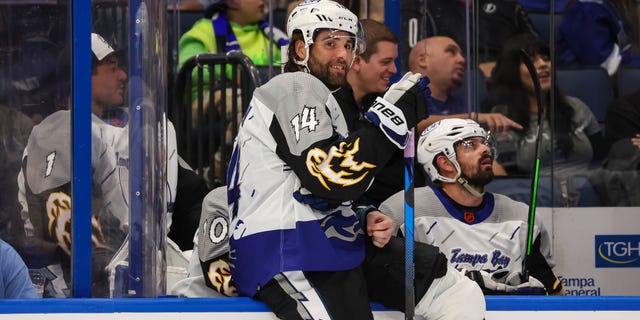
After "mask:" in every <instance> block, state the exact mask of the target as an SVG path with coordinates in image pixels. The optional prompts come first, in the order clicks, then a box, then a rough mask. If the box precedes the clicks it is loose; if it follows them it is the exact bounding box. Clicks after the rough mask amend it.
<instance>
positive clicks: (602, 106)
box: [556, 67, 614, 126]
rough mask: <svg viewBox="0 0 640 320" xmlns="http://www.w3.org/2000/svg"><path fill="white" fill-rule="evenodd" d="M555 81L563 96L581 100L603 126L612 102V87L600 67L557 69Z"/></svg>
mask: <svg viewBox="0 0 640 320" xmlns="http://www.w3.org/2000/svg"><path fill="white" fill-rule="evenodd" d="M556 79H557V81H558V88H559V89H560V90H561V91H562V93H563V94H564V95H567V96H573V97H576V98H578V99H580V100H582V101H583V102H584V103H586V104H587V105H588V106H589V108H590V109H591V111H592V112H593V114H594V115H595V117H596V119H597V120H598V122H599V123H600V124H601V126H603V125H604V119H605V116H606V114H607V109H608V108H609V106H610V105H611V103H612V102H613V100H614V93H613V85H612V83H611V80H610V79H609V75H608V74H607V71H606V70H604V69H602V68H600V67H585V68H559V69H558V71H557V73H556Z"/></svg>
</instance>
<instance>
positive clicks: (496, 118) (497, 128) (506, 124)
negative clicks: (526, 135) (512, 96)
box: [472, 113, 522, 133]
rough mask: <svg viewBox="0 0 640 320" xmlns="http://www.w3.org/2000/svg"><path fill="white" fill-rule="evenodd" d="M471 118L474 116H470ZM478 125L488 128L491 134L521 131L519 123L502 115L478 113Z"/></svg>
mask: <svg viewBox="0 0 640 320" xmlns="http://www.w3.org/2000/svg"><path fill="white" fill-rule="evenodd" d="M473 117H475V114H472V118H473ZM478 123H480V124H481V125H484V126H486V127H487V128H489V130H491V133H499V132H503V131H507V130H509V129H512V128H513V129H517V130H522V126H521V125H520V124H519V123H517V122H515V121H513V120H511V119H509V118H507V117H506V116H505V115H503V114H502V113H478Z"/></svg>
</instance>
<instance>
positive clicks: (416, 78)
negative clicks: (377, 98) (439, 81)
mask: <svg viewBox="0 0 640 320" xmlns="http://www.w3.org/2000/svg"><path fill="white" fill-rule="evenodd" d="M428 85H429V78H428V77H426V76H422V75H421V74H419V73H411V72H407V73H406V74H405V75H404V76H403V77H402V79H400V81H398V82H396V83H394V84H392V85H391V86H390V87H389V89H388V90H387V93H385V95H384V99H385V100H386V101H389V102H391V103H393V104H394V105H395V106H396V107H398V108H400V110H402V112H403V113H404V116H405V118H406V119H407V127H409V128H413V127H414V126H415V125H416V123H418V122H419V121H420V120H422V119H424V118H426V117H427V97H430V96H431V90H430V89H429V87H428Z"/></svg>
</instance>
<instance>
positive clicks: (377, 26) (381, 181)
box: [333, 19, 427, 206]
mask: <svg viewBox="0 0 640 320" xmlns="http://www.w3.org/2000/svg"><path fill="white" fill-rule="evenodd" d="M361 23H362V29H363V31H364V34H365V41H366V43H367V45H366V49H365V51H364V52H363V53H361V54H359V55H358V56H356V57H355V58H354V61H353V64H352V65H351V68H350V69H349V71H348V72H347V83H346V84H345V85H343V86H342V87H341V88H340V90H337V91H335V92H334V93H333V96H334V97H335V98H336V100H337V101H338V104H340V109H341V110H342V113H343V114H344V118H345V120H346V121H347V127H348V128H349V131H350V132H354V131H356V130H357V129H359V128H361V127H362V126H367V125H370V122H369V121H367V120H365V119H364V113H365V112H366V111H367V109H368V108H369V107H370V106H371V105H372V103H373V102H374V100H375V99H376V98H377V97H378V96H382V94H383V93H384V92H385V91H386V90H387V87H389V82H390V78H391V76H392V75H393V74H395V73H397V72H398V69H397V68H396V65H395V60H396V58H397V57H398V37H397V36H396V34H395V33H393V31H392V30H391V29H389V28H388V27H387V26H385V25H384V24H383V23H380V22H377V21H374V20H371V19H363V20H361ZM420 108H421V109H422V110H421V112H420V115H419V117H420V118H424V117H425V116H426V109H427V108H426V104H425V105H422V106H420ZM403 168H404V156H403V153H402V152H401V151H399V150H398V151H396V152H395V154H394V155H393V157H392V158H391V160H390V161H389V162H387V164H386V166H385V167H384V169H383V170H381V171H380V172H379V173H378V175H377V176H376V178H375V179H374V180H373V184H372V185H371V186H370V187H369V189H367V191H366V192H365V194H364V195H363V196H361V197H360V198H359V199H358V200H357V201H356V202H355V204H356V205H358V206H361V205H376V206H377V205H379V204H380V203H381V202H382V201H384V200H385V199H387V198H388V197H389V196H391V195H393V194H394V193H396V192H397V191H399V190H402V189H403V188H404V179H403V178H402V177H403V172H404V171H403V170H404V169H403ZM415 169H416V171H415V175H416V177H415V183H416V186H422V185H424V184H425V182H426V175H425V174H424V172H422V168H421V167H420V166H416V168H415Z"/></svg>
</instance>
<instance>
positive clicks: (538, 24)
mask: <svg viewBox="0 0 640 320" xmlns="http://www.w3.org/2000/svg"><path fill="white" fill-rule="evenodd" d="M527 15H528V16H529V20H530V21H531V25H533V28H534V29H536V31H537V32H538V35H540V37H541V38H542V39H544V41H545V42H547V43H549V41H550V40H551V28H552V26H551V21H553V22H554V26H553V32H554V38H555V39H558V35H559V32H560V31H559V26H560V20H562V14H560V13H556V14H552V15H550V14H549V13H548V12H530V13H528V14H527ZM552 17H553V20H551V18H552Z"/></svg>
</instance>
